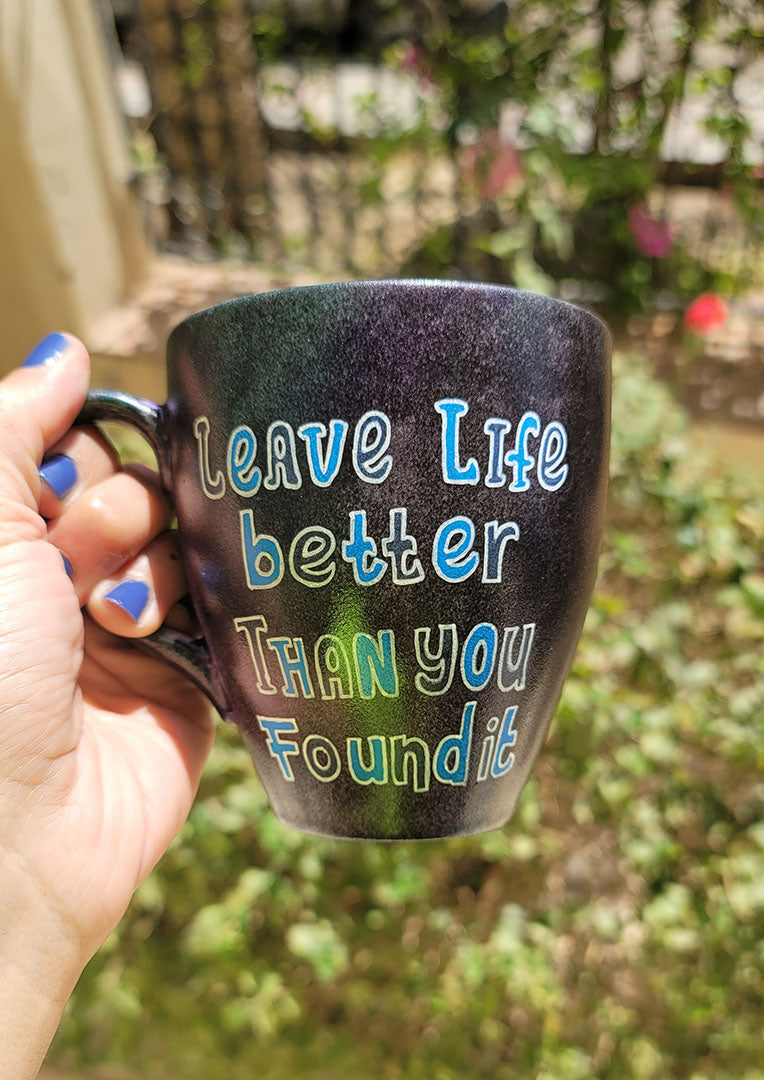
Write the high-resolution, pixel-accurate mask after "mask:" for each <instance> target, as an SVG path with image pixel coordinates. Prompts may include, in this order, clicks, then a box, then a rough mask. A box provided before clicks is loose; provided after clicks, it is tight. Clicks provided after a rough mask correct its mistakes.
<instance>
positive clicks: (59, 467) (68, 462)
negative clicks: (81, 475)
mask: <svg viewBox="0 0 764 1080" xmlns="http://www.w3.org/2000/svg"><path fill="white" fill-rule="evenodd" d="M40 476H41V477H42V478H43V480H44V481H45V483H46V484H47V485H48V487H49V488H52V489H53V491H55V493H56V495H58V497H59V499H63V497H64V495H66V493H67V491H71V490H72V488H73V487H74V485H75V484H76V483H77V466H76V465H75V464H74V462H73V461H72V459H71V458H70V457H68V456H67V455H66V454H56V456H55V457H52V458H48V459H47V460H46V461H43V463H42V465H41V466H40Z"/></svg>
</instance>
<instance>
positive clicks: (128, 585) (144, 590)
mask: <svg viewBox="0 0 764 1080" xmlns="http://www.w3.org/2000/svg"><path fill="white" fill-rule="evenodd" d="M104 600H108V601H109V602H110V603H112V604H115V605H116V606H117V607H118V608H122V610H123V611H126V612H127V614H128V615H129V616H130V618H131V619H133V620H134V621H135V622H138V620H139V619H140V617H141V614H142V612H143V609H144V608H145V607H146V604H147V603H148V601H149V587H148V585H147V584H146V582H145V581H123V582H121V583H120V584H119V585H116V586H115V587H114V588H113V589H112V590H111V592H107V594H106V596H105V597H104Z"/></svg>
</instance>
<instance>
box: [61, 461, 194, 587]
mask: <svg viewBox="0 0 764 1080" xmlns="http://www.w3.org/2000/svg"><path fill="white" fill-rule="evenodd" d="M172 517H173V512H172V509H171V507H170V505H169V503H168V501H167V499H166V498H165V496H164V494H163V493H162V489H161V487H160V484H159V478H158V476H157V475H156V473H153V472H152V471H151V470H150V469H148V468H146V467H145V466H143V465H128V466H126V467H125V468H124V469H123V470H122V471H120V472H117V473H114V474H113V475H112V476H108V477H107V478H106V479H104V480H101V481H99V482H98V483H96V484H93V485H92V486H91V487H89V488H87V489H86V490H85V491H83V492H82V493H81V494H80V495H79V496H78V497H76V498H75V499H74V501H73V502H72V503H71V504H70V505H67V506H66V507H65V508H64V512H63V513H62V514H61V516H60V517H58V518H56V519H55V520H54V521H53V523H52V524H51V525H50V527H49V529H48V539H49V540H50V542H51V543H52V544H54V545H55V546H56V547H57V548H58V549H59V551H61V552H62V554H63V555H64V556H65V558H66V559H67V561H68V563H69V566H70V568H71V571H72V573H71V576H72V580H73V581H74V586H75V588H76V590H77V595H78V597H79V599H80V603H81V604H84V603H87V600H88V598H89V596H90V593H91V590H92V589H93V588H94V586H95V585H96V584H97V583H98V582H99V581H102V580H103V579H104V578H108V577H111V576H112V575H114V574H116V573H117V572H118V571H119V570H120V568H121V567H122V566H124V564H125V563H126V562H129V561H130V560H131V559H133V558H134V557H135V556H136V555H137V554H138V553H139V552H140V551H142V549H143V548H144V547H145V546H146V545H147V544H148V543H149V542H150V541H151V540H153V539H154V538H155V537H156V536H158V535H159V534H160V533H161V532H163V531H164V530H165V529H166V528H167V527H168V525H169V524H170V521H171V520H172Z"/></svg>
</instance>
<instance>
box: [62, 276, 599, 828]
mask: <svg viewBox="0 0 764 1080" xmlns="http://www.w3.org/2000/svg"><path fill="white" fill-rule="evenodd" d="M167 368H168V400H167V403H166V404H165V405H162V406H159V405H155V404H154V403H153V402H150V401H146V400H143V399H137V398H132V397H130V396H128V395H126V394H122V393H118V392H114V391H108V390H95V391H93V392H92V393H91V394H90V395H89V397H88V401H87V404H86V407H85V409H84V411H83V414H82V419H84V420H87V421H88V422H92V421H94V420H99V419H100V420H110V421H115V420H116V421H123V422H126V423H128V424H131V425H132V426H133V427H135V428H137V429H138V430H139V431H140V432H142V433H143V435H144V436H145V437H146V438H147V439H148V441H149V442H150V443H151V445H152V446H153V448H154V450H155V451H156V454H157V458H158V461H159V468H160V474H161V478H162V483H163V485H164V487H165V489H166V490H167V492H168V493H169V496H170V498H171V499H172V502H173V504H174V506H175V509H176V512H177V517H178V526H179V532H180V540H181V546H182V552H183V561H184V565H185V570H186V575H187V578H188V583H189V589H190V594H191V599H192V601H193V605H194V607H195V609H196V612H197V614H198V619H199V623H200V626H201V628H202V631H203V634H204V637H203V640H201V641H199V640H191V639H187V638H184V637H183V636H182V635H179V634H175V633H173V632H171V631H169V630H166V629H163V630H161V631H160V632H159V633H158V634H156V635H153V636H152V637H151V638H149V639H146V640H145V641H144V643H143V647H144V648H147V649H149V650H152V651H153V652H155V653H158V654H159V655H161V656H163V657H164V658H166V659H167V660H169V661H170V662H171V663H173V664H174V665H175V666H176V667H179V668H180V669H181V670H183V671H185V672H186V673H187V674H189V676H190V677H191V678H193V679H194V680H195V681H196V682H197V683H198V685H200V686H201V687H202V688H203V689H204V690H205V692H206V693H207V694H208V696H209V697H210V698H211V700H212V701H213V702H214V704H215V705H216V706H217V708H218V709H219V710H220V712H221V713H222V714H223V715H224V716H225V717H226V718H227V719H229V720H231V721H232V722H233V723H234V724H236V725H237V727H238V728H239V730H240V732H241V735H242V737H243V739H244V741H245V743H246V745H247V747H248V748H249V750H250V752H251V755H252V758H253V760H254V762H255V765H256V768H257V771H258V773H259V775H260V777H261V779H262V782H263V784H264V786H265V790H266V792H267V794H268V797H269V799H270V802H271V804H272V806H273V809H274V810H275V812H276V814H277V815H278V817H279V818H280V819H281V820H282V821H283V822H284V823H285V824H287V825H289V826H292V827H293V828H296V829H300V830H302V831H305V832H312V833H319V834H322V835H326V836H334V837H357V838H373V839H413V838H432V837H447V836H457V835H464V834H469V833H475V832H480V831H483V830H487V829H492V828H495V827H497V826H500V825H502V824H504V823H505V822H506V821H507V820H508V818H509V817H510V816H511V814H512V811H513V809H514V807H515V803H516V801H517V799H518V796H519V794H520V792H521V790H522V787H523V785H524V783H525V781H526V779H527V777H528V774H529V772H530V770H531V767H532V765H533V762H534V760H535V758H536V756H537V754H538V752H539V749H540V747H541V745H542V743H543V740H544V736H545V733H546V731H547V728H548V726H549V723H550V720H551V717H552V713H553V711H554V708H555V706H556V704H557V701H558V699H559V696H560V693H561V690H562V686H563V682H564V680H565V677H566V675H567V672H568V670H569V667H570V664H571V661H572V657H573V653H574V650H575V647H576V643H577V640H578V637H579V633H580V631H581V627H582V624H583V621H584V616H585V613H586V608H587V604H588V600H589V596H590V593H591V589H592V585H593V582H594V576H595V571H596V563H597V554H598V547H599V541H600V534H601V527H602V520H603V508H604V502H605V493H606V485H607V459H608V446H609V418H610V371H609V337H608V333H607V330H606V328H605V326H604V325H603V324H602V323H601V322H600V320H599V319H598V318H596V317H595V316H594V315H592V314H591V313H589V312H587V311H585V310H582V309H580V308H577V307H574V306H573V305H571V304H567V303H564V302H563V301H560V300H556V299H551V298H549V297H543V296H535V295H532V294H530V293H525V292H521V291H517V290H514V289H509V288H503V287H499V286H493V285H480V284H466V283H458V282H437V281H372V282H354V283H351V284H336V285H317V286H311V287H307V288H295V289H287V290H283V291H277V292H270V293H264V294H261V295H256V296H248V297H244V298H242V299H238V300H233V301H230V302H228V303H224V304H220V305H218V306H216V307H213V308H210V309H208V310H206V311H202V312H200V313H199V314H196V315H193V316H191V317H190V318H188V319H186V320H185V321H184V322H183V323H181V324H180V325H179V326H178V327H177V328H176V329H175V330H174V331H173V333H172V334H171V336H170V339H169V342H168V347H167Z"/></svg>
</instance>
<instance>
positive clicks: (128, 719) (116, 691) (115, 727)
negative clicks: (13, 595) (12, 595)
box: [13, 544, 212, 938]
mask: <svg viewBox="0 0 764 1080" xmlns="http://www.w3.org/2000/svg"><path fill="white" fill-rule="evenodd" d="M34 546H35V548H38V550H37V551H34V552H33V553H32V559H33V561H34V562H38V561H39V562H40V565H39V567H38V579H37V580H38V583H39V585H40V587H39V588H37V589H35V591H34V596H33V597H31V598H27V599H29V600H30V602H29V603H28V604H27V605H26V608H25V606H24V604H23V603H22V604H19V603H15V604H14V605H13V610H14V616H13V622H14V623H15V622H17V621H20V622H24V623H25V624H26V625H27V626H29V622H30V620H31V621H32V624H34V622H35V621H36V620H37V618H38V616H37V612H36V611H35V608H36V606H37V604H38V600H37V597H39V596H40V595H42V596H44V597H46V606H47V608H48V618H47V620H46V625H47V626H48V627H49V630H48V631H47V635H46V638H45V639H44V640H41V641H39V652H38V654H37V655H38V656H47V657H49V658H52V659H53V663H52V664H45V663H43V664H42V665H41V666H40V667H39V669H38V671H37V675H36V678H37V690H36V693H35V699H36V700H35V712H36V716H37V720H36V723H37V724H38V725H39V733H38V734H37V739H36V745H35V751H36V760H35V767H34V772H29V771H28V770H27V773H26V775H25V776H23V780H24V782H26V783H28V784H29V785H30V788H31V791H32V795H31V797H30V800H29V801H28V802H27V805H26V816H25V820H24V825H23V831H24V833H25V834H26V835H25V837H24V845H25V850H26V852H27V857H28V859H29V860H30V861H31V862H33V864H34V865H33V869H34V872H35V874H36V876H37V878H38V879H40V880H41V881H42V883H43V884H44V885H46V886H49V887H50V888H51V890H54V891H55V893H56V894H57V895H58V897H59V899H60V902H61V904H62V905H63V906H64V908H65V910H66V913H67V915H68V916H69V917H70V918H71V919H72V920H74V921H75V922H76V925H77V926H78V927H80V928H81V931H82V932H83V933H84V932H86V933H87V935H88V937H93V936H95V935H96V934H97V936H98V937H100V938H103V937H105V936H106V934H108V933H109V931H110V930H111V929H112V928H113V926H114V925H115V924H116V922H117V921H118V919H119V918H120V916H121V915H122V913H123V911H124V909H125V906H126V904H127V901H128V899H129V897H130V895H131V894H132V892H133V890H134V889H135V887H136V886H137V885H138V884H139V882H140V881H141V880H143V878H144V877H145V876H146V874H147V873H148V872H149V870H150V869H151V867H152V866H153V865H154V863H155V862H156V861H157V859H158V858H159V857H160V855H161V854H162V852H163V851H164V850H165V848H166V847H167V845H168V843H169V841H170V840H171V838H172V837H173V836H174V834H175V833H176V832H177V830H178V829H179V828H180V826H181V824H182V822H183V821H184V819H185V817H186V815H187V814H188V811H189V808H190V806H191V801H192V799H193V795H194V792H195V789H196V785H197V783H198V777H199V773H200V772H201V768H202V765H203V762H204V760H205V758H206V756H207V752H208V750H209V744H210V739H211V731H212V726H211V719H210V709H209V706H208V704H207V702H206V699H205V698H204V697H203V695H202V694H201V693H200V692H199V691H198V690H197V689H196V688H195V687H193V686H192V685H191V684H190V683H189V682H188V681H187V680H186V679H184V678H183V677H182V676H181V675H179V674H177V673H176V672H174V671H172V670H171V669H169V668H168V667H167V666H166V665H165V664H163V663H161V662H160V661H157V660H154V659H152V658H150V657H147V656H144V655H142V654H140V653H139V652H137V651H136V649H135V647H134V646H133V645H132V644H131V643H130V642H128V641H125V640H124V639H122V638H118V637H115V636H114V635H112V634H109V633H108V632H107V631H105V630H103V629H102V628H101V627H99V626H98V625H97V624H96V623H94V622H93V621H92V620H91V619H90V618H89V617H88V616H87V615H85V616H84V617H83V614H82V612H81V611H80V610H79V607H78V606H77V604H76V599H74V598H73V595H72V590H71V587H70V586H69V583H68V582H67V581H66V579H65V577H64V576H63V574H62V573H61V571H60V568H59V567H58V566H57V565H56V564H55V563H54V564H53V565H52V566H51V560H50V559H49V558H48V557H47V555H48V552H46V551H44V550H42V549H41V548H40V546H39V545H34ZM44 547H45V548H49V545H47V544H46V545H44ZM43 563H44V564H46V565H42V564H43ZM51 571H54V572H53V573H51ZM62 579H63V580H62ZM19 599H22V598H19ZM73 642H75V643H76V647H75V658H81V661H82V663H81V669H80V670H79V671H78V670H77V667H78V665H77V663H76V660H75V662H73V663H71V665H70V671H69V672H67V673H66V674H64V675H62V674H61V673H60V671H57V670H56V668H58V667H59V666H60V665H57V664H55V658H57V657H59V656H61V655H66V652H67V650H69V651H71V646H72V643H73ZM77 654H79V656H77ZM62 702H68V703H69V707H68V709H66V710H65V711H63V712H62V710H61V703H62ZM16 779H19V777H17V778H16Z"/></svg>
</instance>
